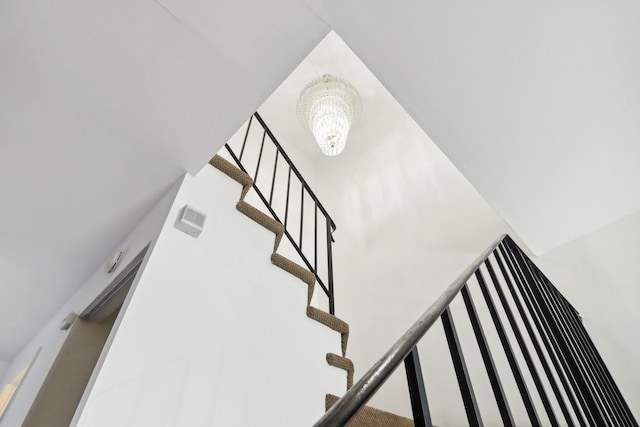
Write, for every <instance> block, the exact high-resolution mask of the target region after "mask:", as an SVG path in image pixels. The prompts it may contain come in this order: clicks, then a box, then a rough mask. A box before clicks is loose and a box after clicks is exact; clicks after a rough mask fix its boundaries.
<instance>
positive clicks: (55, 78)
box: [0, 0, 329, 360]
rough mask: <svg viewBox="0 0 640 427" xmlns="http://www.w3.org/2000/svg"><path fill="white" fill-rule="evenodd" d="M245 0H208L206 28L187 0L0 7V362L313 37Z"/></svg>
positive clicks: (292, 6) (314, 27)
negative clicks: (179, 4)
mask: <svg viewBox="0 0 640 427" xmlns="http://www.w3.org/2000/svg"><path fill="white" fill-rule="evenodd" d="M200 3H202V4H204V2H200ZM250 3H251V2H246V1H245V2H240V1H239V2H229V3H227V4H225V5H220V4H219V3H218V2H216V3H215V5H216V7H215V8H214V7H210V9H211V12H215V18H216V19H217V20H215V21H212V23H211V24H212V25H213V28H214V29H215V31H214V30H211V31H209V32H208V33H206V32H203V31H201V30H200V28H199V27H198V26H196V24H197V22H195V21H193V20H189V19H188V18H189V16H191V13H196V12H197V13H201V14H202V16H204V17H206V18H207V19H208V18H212V17H211V16H210V15H206V14H204V13H203V11H201V10H198V11H195V10H192V9H190V8H193V7H194V4H195V3H193V4H190V3H189V2H185V3H183V9H180V10H172V6H171V5H162V4H160V3H157V2H154V1H147V0H133V1H129V0H127V1H114V2H101V1H94V0H89V1H72V0H63V1H60V2H55V3H50V2H46V1H38V0H36V1H30V2H23V1H19V0H8V1H3V2H2V3H1V4H0V57H1V58H2V62H1V66H0V94H1V96H0V111H1V114H0V138H1V139H2V143H0V173H1V174H2V180H1V181H0V194H1V196H2V206H3V208H2V209H1V210H0V325H1V326H0V360H11V359H12V358H13V357H14V356H15V354H16V353H17V352H18V351H19V350H20V349H21V348H22V347H23V346H24V345H25V343H26V342H27V341H28V340H29V339H30V338H31V337H33V335H34V334H35V333H36V332H37V331H38V329H39V328H40V327H41V326H42V325H43V324H44V323H45V322H46V321H47V320H48V319H50V318H51V316H52V315H53V313H54V312H55V311H56V309H57V308H58V307H59V306H61V305H62V303H63V302H65V301H66V300H67V299H68V298H69V297H70V295H71V294H72V293H73V292H74V291H75V290H76V289H77V288H78V287H79V286H81V285H82V284H83V283H84V281H85V280H86V279H87V278H88V277H89V276H90V274H92V273H93V272H94V271H95V270H96V269H98V268H100V267H101V265H103V264H104V263H105V262H106V261H107V259H109V258H110V255H111V254H112V253H113V252H114V251H115V250H116V249H117V245H118V243H119V242H121V241H122V239H123V238H124V236H126V234H127V233H128V232H129V230H131V229H132V228H133V226H134V225H135V224H136V223H137V222H138V221H139V220H140V219H141V218H142V216H143V215H144V214H145V213H146V211H148V210H149V209H150V207H151V206H153V204H155V202H156V201H157V200H158V199H159V198H160V197H161V196H162V195H163V194H164V193H165V192H166V191H167V190H168V188H169V187H170V185H171V184H172V183H173V182H174V181H175V180H176V179H178V178H179V177H180V176H181V175H182V174H183V173H184V172H185V171H190V172H196V171H198V170H199V169H200V168H201V167H202V165H204V164H205V163H206V162H207V161H208V159H209V158H211V156H212V155H213V154H214V153H215V152H216V151H217V150H218V148H219V147H220V145H222V144H223V143H224V142H225V141H226V140H227V139H228V138H229V137H230V136H231V135H232V134H233V133H234V132H235V130H236V129H237V128H238V127H240V125H241V124H242V123H243V122H244V121H245V119H246V118H247V117H249V115H250V114H251V113H252V112H253V111H254V110H255V108H256V107H257V106H258V105H260V104H261V103H262V102H263V101H264V100H265V99H266V98H267V97H268V96H269V94H271V93H272V92H273V90H274V89H275V88H276V87H277V86H278V84H280V82H282V81H283V80H284V79H285V77H286V76H287V75H288V74H289V73H290V72H291V70H292V69H293V68H294V67H295V66H296V65H297V64H298V63H300V61H302V59H303V58H304V56H305V55H306V54H307V53H308V52H309V51H310V50H311V49H312V48H313V47H314V46H315V45H316V44H317V43H318V42H319V41H320V40H321V39H322V37H324V36H325V34H326V33H327V31H329V28H328V27H327V26H326V25H325V24H324V23H323V22H322V21H321V20H319V19H318V18H317V17H316V16H315V15H314V14H313V13H312V12H310V11H309V10H308V9H307V8H306V7H304V5H300V4H299V3H298V2H297V1H286V2H280V4H279V5H276V6H275V7H274V8H273V10H268V9H269V8H263V10H258V9H256V7H255V5H252V4H250ZM211 4H214V3H211ZM282 10H288V11H290V15H288V14H287V13H282ZM187 12H188V13H187ZM257 12H260V13H257ZM192 21H193V22H192ZM274 22H277V25H274Z"/></svg>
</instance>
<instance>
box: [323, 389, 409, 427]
mask: <svg viewBox="0 0 640 427" xmlns="http://www.w3.org/2000/svg"><path fill="white" fill-rule="evenodd" d="M338 399H340V398H339V397H338V396H335V395H333V394H327V395H326V396H325V409H326V410H327V411H328V410H329V409H330V408H331V407H332V406H333V405H335V403H336V402H337V401H338ZM413 425H414V424H413V420H411V419H409V418H406V417H402V416H400V415H396V414H392V413H391V412H387V411H382V410H380V409H376V408H372V407H370V406H365V407H364V408H362V409H360V411H358V413H357V414H356V415H355V417H353V419H352V420H351V422H349V424H348V426H349V427H413Z"/></svg>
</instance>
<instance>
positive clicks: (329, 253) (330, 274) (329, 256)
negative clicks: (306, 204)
mask: <svg viewBox="0 0 640 427" xmlns="http://www.w3.org/2000/svg"><path fill="white" fill-rule="evenodd" d="M325 222H326V224H327V275H328V280H329V313H331V314H336V313H335V312H336V309H335V306H334V304H335V299H334V295H335V294H334V293H333V254H332V250H331V242H332V240H333V239H332V238H331V221H330V220H329V218H328V217H325Z"/></svg>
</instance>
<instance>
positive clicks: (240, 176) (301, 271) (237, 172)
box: [209, 155, 354, 390]
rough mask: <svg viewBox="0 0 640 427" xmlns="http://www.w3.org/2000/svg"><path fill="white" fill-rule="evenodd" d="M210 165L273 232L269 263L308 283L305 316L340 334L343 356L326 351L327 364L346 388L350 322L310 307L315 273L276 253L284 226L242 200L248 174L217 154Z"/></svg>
mask: <svg viewBox="0 0 640 427" xmlns="http://www.w3.org/2000/svg"><path fill="white" fill-rule="evenodd" d="M209 164H210V165H211V166H213V167H214V168H216V169H218V170H219V171H221V172H223V173H225V174H226V175H227V176H229V177H230V178H231V179H233V180H235V181H236V182H238V183H239V184H240V185H242V192H241V193H240V200H239V201H238V203H237V204H236V209H237V210H238V211H240V212H242V213H243V214H244V215H246V216H247V217H248V218H251V219H252V220H253V221H255V222H257V223H258V224H260V225H262V226H263V227H264V228H266V229H267V230H269V231H271V232H272V233H273V234H274V235H275V242H274V246H273V253H272V254H271V262H272V264H274V265H276V266H278V267H280V268H281V269H282V270H284V271H286V272H287V273H289V274H292V275H293V276H295V277H297V278H299V279H300V280H301V281H302V282H303V283H305V284H306V285H307V289H308V291H307V316H308V317H309V318H310V319H313V320H315V321H317V322H320V323H322V324H323V325H325V326H327V327H328V328H331V329H333V330H334V331H336V332H339V333H340V336H341V348H342V355H337V354H333V353H328V354H327V356H326V360H327V364H329V365H330V366H333V367H336V368H339V369H343V370H344V371H345V372H346V374H347V390H348V389H349V388H351V386H352V385H353V373H354V368H353V363H352V362H351V360H349V359H347V357H346V354H347V342H348V341H349V324H348V323H346V322H345V321H344V320H341V319H339V318H337V317H336V316H334V315H332V314H330V313H327V312H326V311H324V310H320V309H319V308H316V307H313V306H312V305H311V299H312V298H313V292H314V289H315V284H316V276H315V274H314V273H313V272H312V271H309V269H307V268H306V267H304V266H302V265H300V264H297V263H295V262H294V261H292V260H290V259H288V258H286V257H284V256H282V255H280V254H278V253H276V251H277V250H278V246H279V245H280V242H281V241H282V236H283V235H284V226H283V225H282V224H281V223H280V222H278V221H276V220H275V219H273V218H272V217H271V216H269V215H267V214H265V213H264V212H262V211H261V210H259V209H257V208H256V207H255V206H252V205H251V204H249V203H247V202H245V201H244V198H245V196H246V195H247V193H248V192H249V190H250V189H251V187H252V185H253V179H252V178H251V177H250V176H249V175H248V174H247V173H245V172H243V171H242V170H241V169H239V168H238V167H236V166H234V165H233V164H231V163H230V162H229V161H227V160H225V159H224V158H222V157H220V156H218V155H215V156H214V157H213V158H212V159H211V160H210V161H209Z"/></svg>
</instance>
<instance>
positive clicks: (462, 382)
mask: <svg viewBox="0 0 640 427" xmlns="http://www.w3.org/2000/svg"><path fill="white" fill-rule="evenodd" d="M440 318H441V319H442V326H443V327H444V333H445V335H446V337H447V343H448V344H449V352H450V353H451V360H452V361H453V368H454V369H455V371H456V377H457V378H458V386H459V387H460V393H461V394H462V401H463V402H464V410H465V412H466V413H467V420H468V421H469V426H471V427H480V426H482V425H483V423H482V418H481V417H480V410H479V409H478V402H477V401H476V396H475V393H474V392H473V386H472V385H471V378H470V377H469V372H468V370H467V364H466V363H465V361H464V355H463V354H462V347H460V341H458V334H457V333H456V327H455V325H454V323H453V318H452V317H451V314H450V310H449V308H448V307H447V309H446V310H445V311H444V312H442V315H441V316H440Z"/></svg>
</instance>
